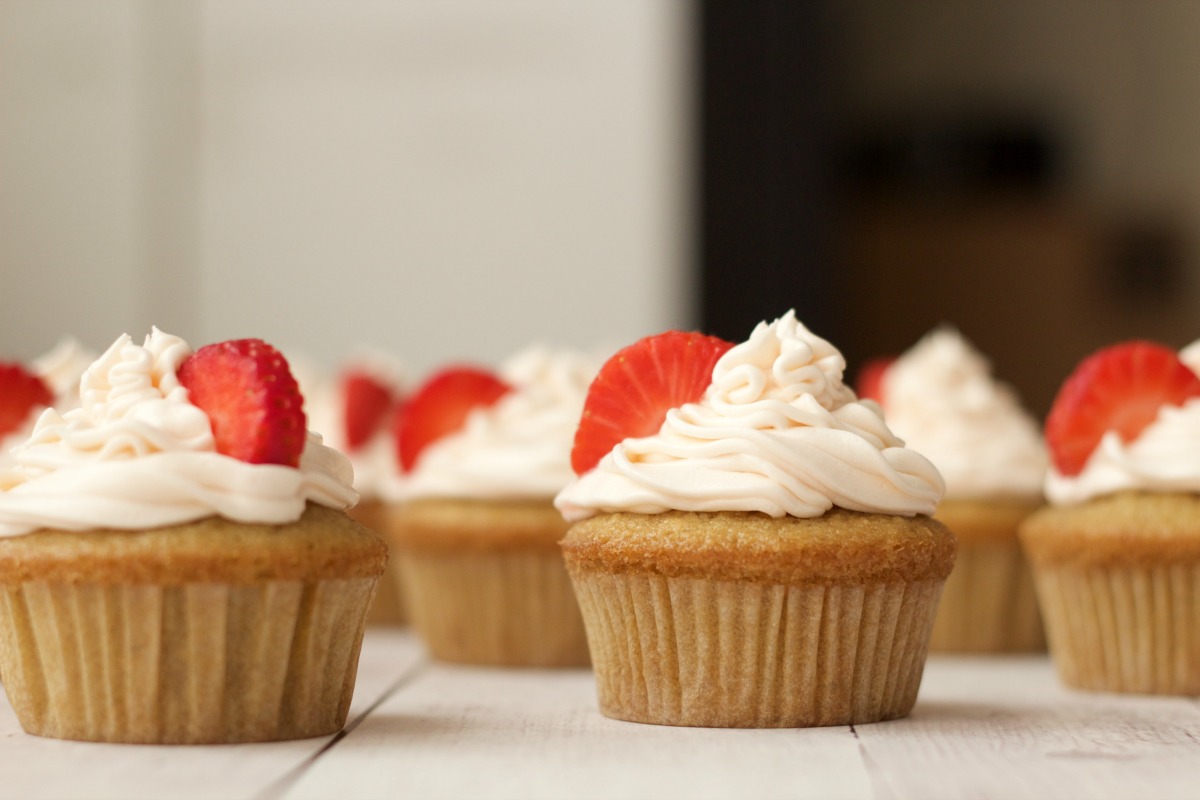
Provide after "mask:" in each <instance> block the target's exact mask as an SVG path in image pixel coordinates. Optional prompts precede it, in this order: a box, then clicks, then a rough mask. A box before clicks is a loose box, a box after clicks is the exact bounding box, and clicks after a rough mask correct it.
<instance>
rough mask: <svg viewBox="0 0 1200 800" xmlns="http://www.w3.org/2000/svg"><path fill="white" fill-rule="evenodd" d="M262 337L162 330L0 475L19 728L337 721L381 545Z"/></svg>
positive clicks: (283, 726) (127, 736)
mask: <svg viewBox="0 0 1200 800" xmlns="http://www.w3.org/2000/svg"><path fill="white" fill-rule="evenodd" d="M302 402H303V398H302V397H301V395H300V393H299V391H298V389H297V387H296V384H295V381H294V380H293V379H292V377H291V374H290V372H289V371H288V367H287V363H286V361H284V360H283V358H282V356H280V355H279V354H278V352H276V351H275V350H274V349H273V348H271V347H270V346H269V345H266V344H265V343H263V342H261V341H258V340H239V341H235V342H225V343H222V344H219V345H210V346H209V347H205V348H202V349H201V350H200V351H198V352H196V353H195V354H193V353H192V350H191V348H190V347H188V345H187V344H186V343H185V342H184V341H183V340H181V339H179V338H178V337H174V336H170V335H168V334H165V333H163V332H161V331H159V330H157V329H156V330H154V331H153V332H152V333H151V334H150V335H149V336H148V337H147V338H146V341H145V344H144V345H143V346H138V345H136V344H134V343H133V342H132V341H131V340H130V338H129V337H128V336H122V337H121V338H120V339H118V340H117V341H116V342H115V343H114V344H113V345H112V347H110V348H109V349H108V350H107V351H106V352H105V353H104V354H103V355H101V356H100V357H99V358H98V359H97V360H96V361H95V363H94V364H92V365H91V366H90V367H89V368H88V370H87V371H86V372H85V373H84V375H83V378H82V380H81V382H80V405H79V407H78V408H75V409H73V410H70V411H66V412H64V413H60V412H59V411H58V410H56V409H53V408H51V409H47V410H46V411H44V412H43V413H42V415H41V416H40V418H39V419H38V421H37V424H36V425H35V427H34V429H33V431H32V433H31V435H30V437H29V440H28V441H27V442H25V443H24V444H21V445H19V446H17V447H16V448H14V450H13V456H14V459H15V462H16V463H15V466H14V467H13V468H11V469H10V470H7V471H5V472H3V473H0V595H2V597H3V602H2V603H0V671H2V672H3V675H4V688H5V691H6V692H7V694H8V698H9V701H10V702H11V704H12V707H13V709H14V711H15V712H16V716H17V719H18V720H19V722H20V723H21V725H22V727H23V728H24V729H25V730H26V731H28V732H29V733H33V734H37V735H39V736H51V737H58V738H66V739H84V740H91V741H106V742H142V743H210V742H245V741H263V740H275V739H289V738H301V737H308V736H318V735H323V734H329V733H333V732H335V731H337V730H339V729H340V728H341V727H342V725H343V724H344V722H345V718H346V713H347V711H348V708H349V702H350V697H351V694H352V692H353V688H354V678H355V672H356V668H357V662H358V652H359V647H360V644H361V641H362V631H363V624H364V619H365V616H366V610H367V607H368V605H369V603H370V601H371V598H372V595H373V594H374V591H375V584H376V583H377V581H378V579H379V576H380V574H382V572H383V570H384V566H385V559H386V547H385V545H384V543H383V542H382V541H381V540H380V538H379V537H378V536H377V535H375V534H374V533H372V532H370V531H368V530H366V529H365V528H363V527H362V526H360V525H357V524H356V523H354V522H352V521H351V520H350V519H349V518H347V517H346V515H345V514H344V513H343V510H344V509H345V508H347V507H349V506H350V505H352V504H353V503H354V501H355V499H356V497H355V494H354V491H353V490H352V489H351V487H350V481H351V474H350V467H349V463H348V462H347V461H346V459H345V458H344V457H343V456H341V455H340V454H338V453H337V452H335V451H333V450H331V449H329V448H327V447H325V446H324V445H322V444H321V441H320V439H319V437H316V436H314V435H311V434H306V432H305V425H304V422H305V418H304V413H303V409H302Z"/></svg>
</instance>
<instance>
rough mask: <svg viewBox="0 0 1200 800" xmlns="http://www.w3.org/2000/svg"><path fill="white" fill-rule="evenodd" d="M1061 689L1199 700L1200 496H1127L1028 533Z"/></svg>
mask: <svg viewBox="0 0 1200 800" xmlns="http://www.w3.org/2000/svg"><path fill="white" fill-rule="evenodd" d="M1021 540H1022V543H1023V544H1024V546H1025V549H1026V552H1027V553H1028V554H1029V557H1030V561H1031V562H1032V564H1033V568H1034V579H1035V583H1036V586H1037V591H1038V598H1039V600H1040V602H1041V606H1042V612H1043V614H1044V616H1045V620H1046V632H1047V637H1048V639H1049V642H1050V653H1051V656H1052V657H1053V659H1054V664H1055V666H1056V668H1057V669H1058V674H1059V677H1060V678H1061V680H1062V681H1063V683H1065V684H1066V685H1068V686H1073V687H1076V688H1079V689H1088V690H1094V691H1106V692H1130V693H1138V694H1171V695H1190V696H1198V695H1200V497H1197V496H1195V495H1190V494H1149V493H1137V492H1127V493H1121V494H1115V495H1110V496H1107V497H1102V498H1098V499H1096V500H1092V501H1089V502H1087V503H1084V504H1082V505H1079V506H1067V507H1053V508H1046V509H1043V510H1042V511H1039V512H1037V513H1036V514H1034V515H1033V516H1031V517H1030V518H1029V519H1028V520H1026V522H1025V523H1024V524H1023V525H1022V526H1021Z"/></svg>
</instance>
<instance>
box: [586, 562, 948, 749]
mask: <svg viewBox="0 0 1200 800" xmlns="http://www.w3.org/2000/svg"><path fill="white" fill-rule="evenodd" d="M572 577H573V579H574V582H575V589H576V593H577V595H578V597H579V605H580V608H581V609H582V611H583V618H584V621H585V623H586V625H587V632H588V639H589V643H590V645H591V651H592V662H593V667H594V669H595V671H596V683H597V691H598V694H599V700H600V709H601V711H602V712H603V713H604V714H605V715H606V716H609V717H614V718H617V719H624V720H631V721H635V722H649V723H655V724H662V725H693V726H705V727H756V728H758V727H763V728H765V727H809V726H819V725H844V724H850V723H865V722H875V721H879V720H884V719H894V718H897V717H902V716H904V715H906V714H907V713H908V712H909V711H910V710H911V709H912V706H913V704H914V703H915V702H916V697H917V689H918V688H919V686H920V683H921V673H922V671H923V669H924V665H925V654H926V648H927V645H928V642H929V633H930V629H931V626H932V624H933V616H934V612H935V610H936V608H937V601H938V596H939V594H940V591H941V583H942V582H941V581H940V580H936V581H922V582H914V583H910V584H887V585H867V586H863V585H848V586H780V585H771V584H761V583H742V582H731V581H709V580H696V579H690V578H666V577H662V576H657V575H646V574H632V573H624V574H611V573H605V572H584V571H582V570H575V571H573V574H572Z"/></svg>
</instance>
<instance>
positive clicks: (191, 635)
mask: <svg viewBox="0 0 1200 800" xmlns="http://www.w3.org/2000/svg"><path fill="white" fill-rule="evenodd" d="M375 583H376V579H375V578H358V579H346V580H326V581H319V582H315V583H304V582H299V581H276V582H268V583H265V584H262V585H254V586H237V585H233V586H230V585H220V584H190V585H183V586H167V587H161V586H137V585H123V586H107V585H103V586H102V585H86V584H84V585H75V584H48V583H34V582H31V583H26V584H23V585H20V586H16V587H7V588H6V589H4V590H3V591H2V592H0V671H2V672H3V674H4V679H5V683H4V688H5V691H6V692H7V693H8V697H9V700H10V702H11V703H12V706H13V709H14V710H15V711H16V714H17V718H18V720H19V721H20V723H21V725H22V727H23V728H24V729H25V730H26V731H27V732H29V733H32V734H36V735H39V736H52V737H56V738H63V739H83V740H89V741H106V742H139V743H159V744H200V743H219V742H252V741H273V740H280V739H298V738H305V737H310V736H320V735H324V734H330V733H334V732H336V731H338V730H340V729H341V727H342V726H343V724H344V723H345V720H346V714H347V712H348V710H349V706H350V698H351V695H352V694H353V691H354V679H355V674H356V671H357V667H358V656H359V650H360V648H361V645H362V636H363V628H364V620H365V617H366V612H367V607H368V604H369V603H370V601H371V598H372V596H373V594H374V591H375Z"/></svg>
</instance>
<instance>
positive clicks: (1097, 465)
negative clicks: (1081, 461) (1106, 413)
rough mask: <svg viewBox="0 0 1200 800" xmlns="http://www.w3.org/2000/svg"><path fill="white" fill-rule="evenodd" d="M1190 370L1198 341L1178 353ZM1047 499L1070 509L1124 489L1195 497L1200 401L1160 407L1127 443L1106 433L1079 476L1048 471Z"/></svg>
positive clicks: (1199, 483) (1199, 477) (1198, 359)
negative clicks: (1192, 493)
mask: <svg viewBox="0 0 1200 800" xmlns="http://www.w3.org/2000/svg"><path fill="white" fill-rule="evenodd" d="M1180 358H1181V360H1182V361H1183V362H1184V363H1185V364H1187V365H1188V367H1189V368H1191V369H1192V370H1193V371H1195V370H1196V369H1197V367H1200V342H1197V343H1195V344H1192V345H1190V346H1189V347H1187V348H1185V349H1184V350H1183V351H1182V352H1181V353H1180ZM1045 489H1046V498H1047V499H1048V500H1049V501H1050V502H1051V503H1054V504H1055V505H1070V504H1074V503H1082V502H1085V501H1087V500H1091V499H1092V498H1094V497H1099V496H1100V495H1104V494H1110V493H1112V492H1118V491H1125V490H1144V491H1150V492H1194V493H1200V398H1195V399H1192V400H1189V401H1188V402H1186V403H1184V404H1183V405H1182V406H1170V405H1167V406H1163V407H1162V408H1160V409H1159V411H1158V416H1157V417H1156V418H1155V420H1154V421H1153V422H1151V423H1150V424H1149V425H1147V426H1146V428H1145V430H1143V431H1142V432H1141V434H1139V435H1138V437H1137V438H1136V439H1134V440H1133V441H1132V442H1122V441H1121V437H1120V436H1119V435H1118V434H1117V432H1116V431H1109V432H1108V433H1106V434H1104V436H1103V437H1102V438H1101V439H1100V444H1098V445H1097V446H1096V449H1095V450H1093V451H1092V454H1091V456H1089V457H1088V461H1087V464H1085V465H1084V467H1083V470H1082V471H1081V472H1080V473H1079V474H1078V475H1073V476H1067V475H1063V474H1062V473H1060V472H1059V471H1058V470H1057V469H1056V468H1055V467H1053V466H1051V467H1050V471H1049V472H1048V473H1047V475H1046V485H1045Z"/></svg>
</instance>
